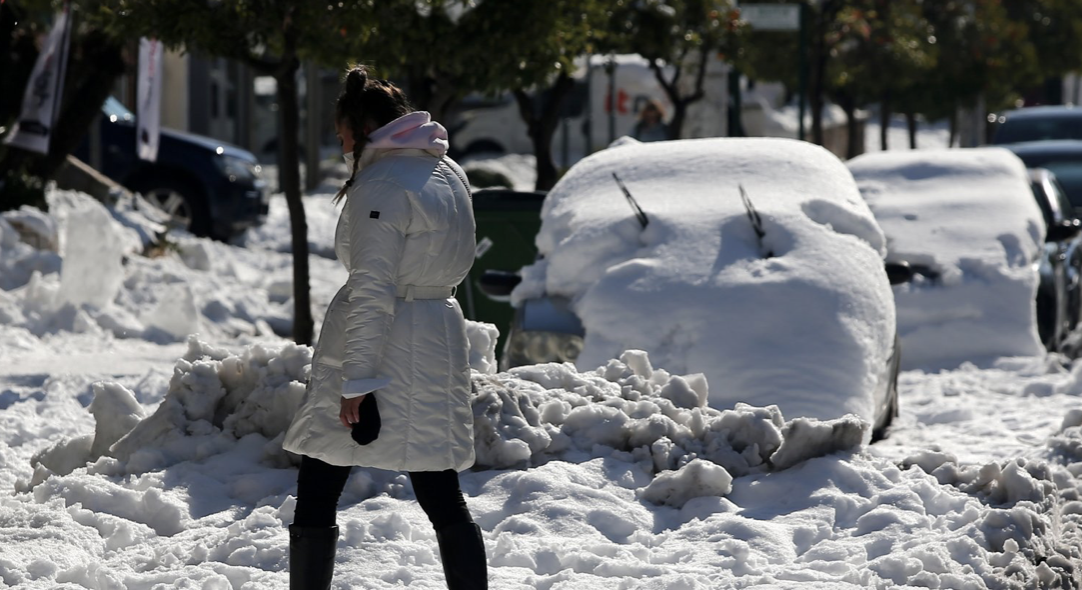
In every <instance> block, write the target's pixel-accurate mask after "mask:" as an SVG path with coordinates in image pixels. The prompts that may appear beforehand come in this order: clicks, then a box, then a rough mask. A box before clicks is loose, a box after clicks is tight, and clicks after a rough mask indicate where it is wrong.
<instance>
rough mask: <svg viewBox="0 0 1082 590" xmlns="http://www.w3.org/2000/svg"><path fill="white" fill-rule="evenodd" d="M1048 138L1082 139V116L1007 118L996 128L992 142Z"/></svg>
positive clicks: (1015, 141)
mask: <svg viewBox="0 0 1082 590" xmlns="http://www.w3.org/2000/svg"><path fill="white" fill-rule="evenodd" d="M1047 139H1082V118H1066V117H1049V118H1047V119H1039V118H1036V117H1032V116H1030V117H1018V118H1014V119H1007V121H1006V122H1004V123H1003V124H1002V125H1000V126H999V128H998V129H996V134H995V138H994V139H993V140H992V143H996V144H1000V143H1022V142H1024V141H1043V140H1047Z"/></svg>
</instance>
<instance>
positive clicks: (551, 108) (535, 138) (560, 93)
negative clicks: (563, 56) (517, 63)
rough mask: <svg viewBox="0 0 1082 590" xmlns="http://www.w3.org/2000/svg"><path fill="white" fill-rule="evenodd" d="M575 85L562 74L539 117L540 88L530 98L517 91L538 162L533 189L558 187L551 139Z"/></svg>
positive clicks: (521, 112)
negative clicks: (537, 111)
mask: <svg viewBox="0 0 1082 590" xmlns="http://www.w3.org/2000/svg"><path fill="white" fill-rule="evenodd" d="M572 86H574V82H573V81H572V80H571V77H570V76H568V75H567V74H564V73H561V74H560V75H559V76H558V77H557V78H556V83H555V84H553V86H552V88H550V89H549V92H548V101H547V102H546V103H545V104H543V105H541V109H540V110H541V114H540V116H537V115H536V114H535V112H536V111H535V109H534V103H533V101H534V100H541V98H540V97H541V96H542V95H543V94H544V92H542V91H541V90H540V89H538V90H536V91H535V92H534V98H531V97H530V96H529V95H528V94H526V91H525V90H523V89H521V88H517V89H515V90H514V92H513V94H514V95H515V100H516V101H517V102H518V110H519V115H520V116H521V117H522V119H523V120H524V121H525V122H526V128H527V131H528V132H529V135H530V142H531V143H533V150H534V157H535V158H536V159H537V182H536V183H535V184H534V189H535V190H539V191H547V190H549V189H551V188H552V187H553V186H555V185H556V181H557V180H558V179H559V171H558V170H557V169H556V162H555V161H553V159H552V137H553V136H554V135H555V134H556V127H557V125H558V124H559V122H560V116H559V115H560V105H561V104H562V103H563V100H564V97H565V96H567V93H568V92H569V91H570V90H571V88H572Z"/></svg>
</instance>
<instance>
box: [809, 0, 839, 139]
mask: <svg viewBox="0 0 1082 590" xmlns="http://www.w3.org/2000/svg"><path fill="white" fill-rule="evenodd" d="M835 4H837V3H835ZM829 6H833V5H825V6H823V7H822V8H821V9H820V10H821V11H822V12H821V13H820V14H819V18H818V26H817V27H816V31H815V42H814V44H813V46H814V51H813V53H812V55H813V60H812V68H811V72H810V75H809V76H808V78H809V80H808V104H809V106H810V107H811V116H812V125H811V127H812V128H811V133H812V142H814V143H816V144H817V145H823V144H824V143H825V137H824V135H823V106H824V103H825V102H826V101H825V100H824V99H823V97H824V95H825V93H826V72H827V62H828V61H829V60H830V52H829V51H828V50H827V46H826V45H827V42H826V33H827V24H828V23H829V22H830V21H831V20H833V18H834V14H835V11H836V9H832V8H830V7H829Z"/></svg>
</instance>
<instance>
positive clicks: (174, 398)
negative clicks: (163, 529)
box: [30, 324, 867, 502]
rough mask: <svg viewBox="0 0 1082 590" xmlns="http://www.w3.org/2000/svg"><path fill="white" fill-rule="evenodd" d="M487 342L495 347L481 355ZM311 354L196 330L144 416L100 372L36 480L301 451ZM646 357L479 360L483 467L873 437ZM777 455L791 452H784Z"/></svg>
mask: <svg viewBox="0 0 1082 590" xmlns="http://www.w3.org/2000/svg"><path fill="white" fill-rule="evenodd" d="M480 327H481V328H483V327H484V325H483V324H482V325H480ZM472 328H473V329H472V330H471V332H479V331H480V330H478V329H477V328H478V327H477V326H472ZM489 355H491V346H490V347H489V350H488V351H487V354H483V355H481V356H482V359H483V357H484V356H489ZM310 363H311V349H310V348H309V347H306V346H297V345H294V344H286V345H283V346H273V347H272V346H267V345H262V344H257V345H250V346H248V347H247V348H245V349H244V351H243V352H241V353H240V354H231V353H229V352H228V351H226V350H224V349H221V348H218V347H215V346H212V345H210V344H207V343H205V342H201V341H199V340H198V339H196V338H195V337H192V338H190V339H189V341H188V350H187V352H186V353H185V354H184V356H183V357H182V358H181V359H179V360H178V361H177V364H176V367H175V368H174V372H173V377H172V379H171V381H170V383H169V389H168V391H167V392H166V394H165V399H164V400H163V401H162V403H161V404H160V405H159V406H158V407H157V409H156V410H155V411H154V413H153V414H152V415H150V416H149V417H146V418H143V417H142V414H141V412H140V408H139V405H138V403H137V402H136V401H135V397H134V394H132V393H131V392H130V391H128V390H126V389H125V388H123V387H122V386H120V385H119V384H115V383H102V384H97V385H95V387H94V401H93V403H91V405H90V411H91V413H93V414H94V417H95V420H96V424H97V427H96V429H95V433H94V435H93V436H89V435H88V436H84V437H80V438H77V439H72V440H66V441H63V442H61V443H59V444H57V445H54V446H53V447H51V448H49V449H47V450H45V451H44V452H42V453H40V454H38V455H37V456H35V457H34V458H33V461H32V462H33V463H34V464H35V466H37V467H38V469H37V471H36V472H35V474H34V478H33V481H32V482H31V484H30V485H31V486H33V485H35V484H36V483H39V482H40V481H43V480H44V478H45V477H47V476H48V475H51V474H54V473H56V474H61V475H64V474H67V473H70V472H71V471H73V470H74V469H75V468H77V467H80V466H83V465H85V464H86V463H88V462H94V461H97V460H98V459H99V458H100V457H103V456H106V457H110V458H112V459H114V460H115V461H113V462H112V464H111V466H110V467H108V469H109V470H111V471H117V470H119V471H122V472H126V473H145V472H148V471H153V470H158V469H163V468H165V467H168V466H170V465H174V464H176V463H179V462H182V461H192V460H205V459H206V458H207V457H208V456H210V455H213V454H219V453H223V452H226V451H227V450H228V449H229V448H230V447H231V446H232V445H235V444H236V441H237V440H240V439H243V438H244V437H246V436H248V435H251V434H258V435H259V436H260V437H262V439H265V440H266V441H269V442H268V443H267V445H266V448H265V449H264V457H263V459H264V460H266V461H270V462H272V463H274V464H278V465H286V464H289V463H290V462H295V460H294V459H295V458H293V457H292V456H291V455H288V454H287V453H286V452H285V451H283V450H282V449H281V442H280V439H281V436H282V435H283V433H284V432H285V430H286V428H288V426H289V423H290V420H291V419H292V417H293V414H294V413H295V412H296V409H297V407H298V406H299V404H300V402H301V399H302V398H303V395H304V383H306V382H307V379H308V371H309V370H310ZM644 365H645V366H646V367H648V366H649V359H647V358H646V355H645V353H643V352H641V351H628V352H626V353H624V355H623V357H622V358H621V359H620V360H612V361H610V362H609V363H608V364H607V365H606V366H604V367H601V368H599V369H597V370H596V371H594V372H592V373H585V374H580V373H578V372H577V371H576V370H575V369H574V368H573V367H572V366H571V365H570V364H563V365H558V364H549V365H537V366H532V367H523V368H519V369H515V370H514V371H512V372H511V373H510V374H506V373H501V374H498V375H494V374H491V373H489V374H486V373H484V372H480V371H477V370H476V369H475V370H474V371H475V372H474V389H475V390H476V392H477V393H476V395H475V396H474V398H473V401H472V403H473V410H474V416H475V439H476V446H477V463H476V466H475V468H507V467H519V468H521V467H528V466H531V465H539V464H542V463H545V462H548V461H551V460H554V459H561V460H571V461H582V460H584V458H595V457H604V456H609V455H611V454H612V453H614V452H622V453H630V455H629V456H630V457H633V458H634V460H637V461H644V462H645V463H646V464H648V465H651V466H653V468H654V469H656V470H657V471H663V470H673V469H680V468H683V467H684V466H685V465H687V464H689V463H691V462H694V461H695V460H696V459H698V458H700V457H701V458H703V459H705V460H707V461H710V462H712V463H713V464H716V465H718V466H720V468H723V471H725V472H726V473H730V472H731V473H733V474H736V475H738V476H740V475H746V474H749V473H758V472H764V471H767V470H770V469H771V468H773V467H778V468H788V467H792V466H793V465H795V464H797V463H799V462H801V461H804V460H807V459H809V458H811V457H816V456H823V455H827V454H830V453H833V452H838V451H852V450H855V449H858V448H860V446H861V444H862V439H863V434H864V431H865V430H866V428H867V425H866V424H864V423H863V422H861V421H859V420H857V419H856V418H853V417H849V418H847V419H842V420H837V421H834V422H830V423H822V424H820V423H818V422H815V421H808V420H805V419H800V420H797V421H795V422H793V423H790V424H786V423H785V421H784V418H783V417H782V415H781V413H780V412H779V411H778V409H777V408H776V407H773V406H771V407H768V408H754V407H751V406H747V405H744V404H739V405H738V406H737V407H736V409H735V410H726V411H718V410H714V409H711V408H708V407H706V406H705V391H703V389H702V388H703V382H702V379H701V376H692V377H691V378H690V379H686V378H683V377H679V376H673V375H670V374H669V373H668V372H666V371H664V370H663V369H657V370H653V369H649V370H648V371H647V372H644V371H643V367H644ZM480 366H481V368H482V369H485V370H487V369H488V368H489V367H490V366H491V365H490V364H488V362H487V361H484V360H482V362H481V364H480ZM697 389H698V391H696V390H697ZM820 426H821V427H820ZM808 433H813V434H810V435H809V434H808ZM812 441H814V442H812ZM774 456H776V457H778V458H779V462H777V463H772V457H774ZM701 469H702V468H695V469H693V470H692V472H694V475H686V476H680V477H677V478H676V479H675V480H674V481H675V482H690V483H689V485H691V486H692V487H693V488H700V487H702V486H701V485H700V484H699V483H698V482H699V480H701V479H702V478H703V477H709V478H710V480H711V481H714V482H716V481H718V475H717V471H716V470H713V471H707V472H703V471H702V470H701ZM711 469H713V468H711ZM689 473H691V472H689ZM704 474H706V475H704ZM667 485H670V486H671V485H673V484H672V483H670V484H667ZM707 487H708V488H709V489H716V488H717V486H714V487H709V486H707ZM657 493H659V492H654V493H652V494H650V497H654V496H655V495H656V494H657ZM683 493H686V492H683ZM669 501H670V502H671V501H672V500H669Z"/></svg>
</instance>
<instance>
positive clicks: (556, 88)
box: [448, 0, 607, 190]
mask: <svg viewBox="0 0 1082 590" xmlns="http://www.w3.org/2000/svg"><path fill="white" fill-rule="evenodd" d="M605 4H606V3H605V2H604V1H603V0H516V1H515V2H507V1H506V0H480V1H479V2H477V4H476V6H475V7H474V8H473V9H472V10H470V11H469V12H467V13H465V14H464V15H462V17H461V19H460V21H459V24H458V26H459V27H461V30H462V38H464V39H471V40H472V41H471V42H468V43H464V44H463V45H461V46H460V47H454V48H448V51H460V52H461V57H462V59H463V62H462V63H464V64H466V67H464V68H463V69H462V70H461V71H460V72H459V73H460V78H459V80H460V83H461V84H462V85H463V87H464V88H472V89H474V90H477V91H481V92H486V93H491V94H495V93H499V92H504V91H511V93H512V94H513V95H514V97H515V101H516V102H517V103H518V107H519V114H520V115H521V116H522V119H523V121H525V122H526V127H527V131H528V133H529V136H530V140H531V142H532V143H533V148H534V155H535V156H536V157H537V185H536V186H537V189H538V190H547V189H550V188H552V186H553V185H554V184H556V180H557V177H558V173H557V170H556V164H555V162H554V161H553V157H552V137H553V135H554V134H555V132H556V126H557V124H558V123H559V115H560V106H561V104H562V103H563V100H564V98H565V97H566V96H567V94H568V93H569V91H570V90H571V89H572V87H573V85H574V81H573V79H572V78H571V74H572V70H573V69H574V67H575V63H574V61H575V58H577V57H579V56H581V55H584V54H586V53H590V52H592V51H593V50H594V48H595V44H596V42H597V39H598V38H599V36H600V35H601V28H602V25H603V24H604V23H605V22H606V19H607V15H606V13H605V10H604V5H605Z"/></svg>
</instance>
